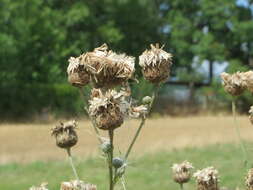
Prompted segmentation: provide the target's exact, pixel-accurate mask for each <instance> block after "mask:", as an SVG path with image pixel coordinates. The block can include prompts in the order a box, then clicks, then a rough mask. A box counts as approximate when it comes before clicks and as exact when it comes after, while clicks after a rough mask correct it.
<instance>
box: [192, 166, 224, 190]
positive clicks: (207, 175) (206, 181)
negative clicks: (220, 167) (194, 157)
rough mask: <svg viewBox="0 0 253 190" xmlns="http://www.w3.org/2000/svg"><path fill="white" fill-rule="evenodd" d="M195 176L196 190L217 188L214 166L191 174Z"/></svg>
mask: <svg viewBox="0 0 253 190" xmlns="http://www.w3.org/2000/svg"><path fill="white" fill-rule="evenodd" d="M193 176H194V177H195V178H196V182H197V186H198V190H218V189H219V188H218V182H219V179H218V171H217V170H216V169H214V167H207V168H204V169H202V170H198V171H197V172H196V173H194V174H193Z"/></svg>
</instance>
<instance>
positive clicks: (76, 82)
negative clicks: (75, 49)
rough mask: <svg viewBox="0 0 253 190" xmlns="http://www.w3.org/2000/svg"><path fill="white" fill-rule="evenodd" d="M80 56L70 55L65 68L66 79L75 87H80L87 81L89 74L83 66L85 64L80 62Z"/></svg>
mask: <svg viewBox="0 0 253 190" xmlns="http://www.w3.org/2000/svg"><path fill="white" fill-rule="evenodd" d="M81 58H82V56H79V57H77V58H75V57H70V58H69V65H68V68H67V73H68V81H69V83H70V84H72V85H73V86H76V87H82V86H85V85H87V84H88V83H89V81H90V75H89V73H88V72H87V69H86V68H85V65H83V64H81Z"/></svg>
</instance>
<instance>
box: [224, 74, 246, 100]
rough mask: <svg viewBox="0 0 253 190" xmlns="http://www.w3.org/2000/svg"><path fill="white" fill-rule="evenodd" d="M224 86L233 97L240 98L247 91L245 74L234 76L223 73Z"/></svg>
mask: <svg viewBox="0 0 253 190" xmlns="http://www.w3.org/2000/svg"><path fill="white" fill-rule="evenodd" d="M221 79H222V85H223V86H224V89H225V91H226V92H227V93H229V94H231V95H232V96H239V95H241V94H242V93H243V91H244V90H245V89H246V87H247V84H246V82H245V76H244V73H241V72H236V73H234V74H228V73H225V72H223V73H221Z"/></svg>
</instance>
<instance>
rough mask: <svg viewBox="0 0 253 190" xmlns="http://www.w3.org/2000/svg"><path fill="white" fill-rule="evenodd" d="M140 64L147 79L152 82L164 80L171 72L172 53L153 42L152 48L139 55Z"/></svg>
mask: <svg viewBox="0 0 253 190" xmlns="http://www.w3.org/2000/svg"><path fill="white" fill-rule="evenodd" d="M139 65H140V66H141V67H142V73H143V75H144V78H145V79H146V80H148V81H150V82H152V83H160V82H164V81H165V80H167V78H168V77H169V74H170V67H171V65H172V55H171V54H170V53H168V52H166V51H164V50H163V47H161V48H159V45H157V46H154V45H152V44H151V49H150V50H146V51H144V52H143V53H142V55H141V56H139Z"/></svg>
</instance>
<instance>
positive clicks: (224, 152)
mask: <svg viewBox="0 0 253 190" xmlns="http://www.w3.org/2000/svg"><path fill="white" fill-rule="evenodd" d="M248 146H250V147H253V144H248ZM250 155H251V156H250V157H251V158H252V156H253V154H252V153H250ZM185 159H187V160H189V161H191V162H192V163H193V164H194V167H195V170H196V169H200V168H203V167H207V166H214V167H216V168H217V169H218V170H219V173H220V176H221V180H220V185H221V186H226V187H228V188H230V189H235V188H236V187H239V188H240V189H242V188H244V177H245V174H246V168H245V167H244V164H243V160H242V155H241V152H240V149H239V147H238V146H237V145H233V144H223V145H222V144H215V145H210V146H206V147H202V148H184V149H181V150H176V149H175V150H171V151H166V152H157V153H149V154H144V155H142V156H140V157H139V158H138V159H134V160H133V159H132V160H131V161H130V162H129V167H128V170H127V175H126V178H125V180H126V184H127V188H128V189H136V190H142V189H143V190H144V189H145V190H154V189H164V190H165V189H174V190H176V189H179V186H178V185H177V184H175V183H174V182H173V181H172V177H171V176H172V174H171V165H172V164H173V163H175V162H181V161H183V160H185ZM63 160H65V161H50V162H42V161H37V162H32V163H29V164H5V165H2V166H0V189H1V190H14V189H18V190H26V189H28V187H29V186H31V185H32V184H40V183H41V182H43V181H47V182H49V188H50V189H51V190H57V189H59V184H60V182H61V181H66V180H70V179H72V178H73V175H72V171H71V169H70V166H69V165H68V162H67V160H66V159H65V158H63ZM75 161H76V165H77V168H78V169H77V170H78V172H79V174H80V176H81V179H82V180H84V181H88V182H91V183H94V184H97V185H98V189H101V190H103V189H106V187H107V184H106V182H107V170H106V167H105V164H104V160H103V159H102V158H96V159H95V158H86V159H84V160H81V159H80V158H79V159H76V160H75ZM185 188H186V189H195V183H194V180H191V182H190V183H189V184H187V185H186V187H185ZM116 189H121V187H120V186H118V187H117V188H116Z"/></svg>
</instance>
